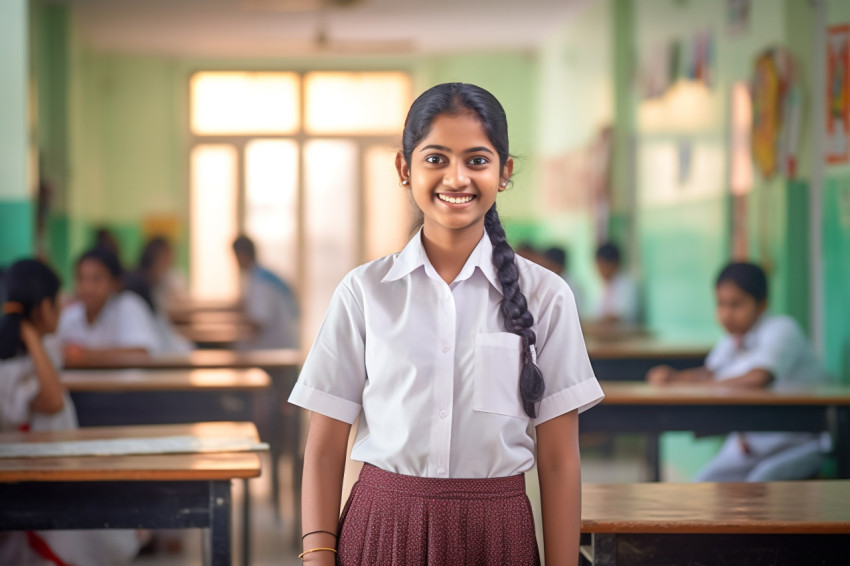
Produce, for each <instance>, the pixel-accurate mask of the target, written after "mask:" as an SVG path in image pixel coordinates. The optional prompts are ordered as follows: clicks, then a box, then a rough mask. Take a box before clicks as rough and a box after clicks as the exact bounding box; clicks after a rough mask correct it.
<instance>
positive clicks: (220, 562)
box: [209, 481, 231, 566]
mask: <svg viewBox="0 0 850 566" xmlns="http://www.w3.org/2000/svg"><path fill="white" fill-rule="evenodd" d="M230 503H231V500H230V481H211V482H210V504H209V505H210V506H209V513H210V566H230Z"/></svg>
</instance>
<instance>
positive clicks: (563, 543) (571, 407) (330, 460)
mask: <svg viewBox="0 0 850 566" xmlns="http://www.w3.org/2000/svg"><path fill="white" fill-rule="evenodd" d="M396 168H397V171H398V175H399V181H400V184H401V185H402V187H404V188H405V189H407V190H409V191H410V194H411V197H412V200H413V202H414V203H415V205H416V207H417V208H418V209H419V211H421V213H422V227H421V229H420V230H419V232H418V233H417V234H416V235H415V236H414V237H413V238H412V239H411V240H410V242H409V243H408V244H407V246H406V247H405V248H404V250H402V251H401V252H400V253H398V254H394V255H391V256H387V257H385V258H382V259H379V260H376V261H373V262H371V263H368V264H366V265H363V266H360V267H359V268H357V269H355V270H354V271H352V272H351V273H349V274H348V275H347V276H346V277H345V278H344V279H343V281H342V282H341V283H340V285H339V286H338V287H337V290H336V292H335V294H334V296H333V299H332V301H331V305H330V307H329V309H328V312H327V315H326V318H325V322H324V324H323V325H322V328H321V330H320V331H319V335H318V336H317V338H316V341H315V343H314V345H313V348H312V349H311V351H310V354H309V356H308V358H307V360H306V362H305V364H304V367H303V370H302V372H301V375H300V377H299V381H298V383H297V384H296V386H295V388H294V390H293V392H292V396H291V397H290V401H291V402H292V403H294V404H296V405H299V406H302V407H304V408H306V409H308V410H310V411H312V413H311V421H310V429H309V433H308V436H307V445H306V449H305V456H304V480H303V494H302V501H303V503H302V509H303V517H302V523H303V526H304V533H305V534H304V537H303V541H304V552H303V553H302V555H301V557H302V559H303V560H304V561H305V562H310V563H315V564H333V563H334V561H335V559H336V560H337V563H339V564H343V565H348V564H382V565H392V564H398V565H401V564H405V565H416V564H423V565H424V564H467V565H476V564H481V565H484V564H515V565H526V564H527V565H533V564H539V561H540V559H539V554H538V549H537V542H536V537H535V533H534V522H533V518H532V513H531V508H530V505H529V501H528V498H527V496H526V494H525V479H524V478H525V476H524V472H526V471H528V470H529V469H531V468H532V466H534V464H535V455H536V457H537V460H536V461H537V468H538V475H539V478H540V489H541V496H542V500H543V531H544V532H543V535H544V542H545V554H546V563H547V564H549V565H559V564H571V565H575V564H576V562H577V560H578V539H579V524H580V521H579V515H580V481H581V480H580V466H579V451H578V413H579V412H580V411H583V410H585V409H587V408H589V407H591V406H592V405H594V404H595V403H597V402H599V401H600V400H601V398H602V391H601V389H600V387H599V384H598V382H597V381H596V379H595V377H594V375H593V370H592V369H591V367H590V362H589V360H588V357H587V351H586V349H585V345H584V341H583V338H582V335H581V328H580V326H579V321H578V315H577V313H576V308H575V301H574V299H573V295H572V292H571V291H570V289H569V287H568V286H567V285H566V283H564V281H563V280H562V279H561V278H560V277H558V276H557V275H556V274H554V273H552V272H551V271H549V270H547V269H545V268H543V267H540V266H538V265H536V264H533V263H531V262H529V261H526V260H524V259H522V258H520V257H516V256H515V255H514V252H513V250H512V249H511V247H510V246H509V245H508V243H507V241H506V240H505V232H504V229H503V228H502V225H501V223H500V221H499V216H498V214H497V213H496V198H497V196H498V194H499V193H500V192H502V191H504V190H505V188H506V187H507V185H508V183H509V181H510V178H511V174H512V171H513V160H512V158H511V157H510V155H509V152H508V134H507V121H506V117H505V113H504V110H503V109H502V107H501V105H500V104H499V102H498V101H497V100H496V99H495V98H494V97H493V96H492V95H491V94H490V93H489V92H487V91H485V90H483V89H481V88H479V87H476V86H474V85H469V84H461V83H449V84H441V85H437V86H435V87H433V88H431V89H429V90H428V91H426V92H425V93H423V94H422V95H421V96H420V97H419V98H417V99H416V101H415V102H414V103H413V105H412V107H411V109H410V111H409V113H408V116H407V120H406V122H405V128H404V133H403V139H402V151H400V152H399V154H398V155H397V157H396ZM358 418H359V423H358V428H357V435H356V438H355V442H354V447H353V450H352V454H351V457H352V458H353V459H354V460H357V461H361V462H364V466H363V470H362V472H361V474H360V478H359V481H358V482H357V483H356V484H355V486H354V488H353V489H352V492H351V496H350V497H349V499H348V502H347V503H346V505H345V509H344V510H343V512H342V516H341V517H339V513H338V512H339V508H340V502H341V501H340V500H341V490H342V489H341V486H342V479H343V469H344V465H345V456H346V444H347V440H348V435H349V431H350V429H351V425H352V424H353V423H354V422H355V421H357V420H358Z"/></svg>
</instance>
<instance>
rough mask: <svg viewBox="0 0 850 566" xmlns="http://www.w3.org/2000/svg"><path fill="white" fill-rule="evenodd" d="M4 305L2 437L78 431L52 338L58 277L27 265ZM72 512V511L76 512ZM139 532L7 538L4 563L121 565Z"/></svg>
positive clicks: (10, 277)
mask: <svg viewBox="0 0 850 566" xmlns="http://www.w3.org/2000/svg"><path fill="white" fill-rule="evenodd" d="M5 280H6V283H7V296H6V299H5V302H4V303H3V304H2V307H0V431H11V430H19V431H29V430H33V431H39V430H67V429H74V428H76V427H77V416H76V413H75V412H74V406H73V404H72V402H71V399H70V397H69V396H68V394H67V392H66V391H65V388H64V387H63V386H62V383H61V382H60V381H59V374H58V372H57V371H56V368H57V367H60V366H61V351H60V347H59V344H58V343H57V342H56V341H55V340H51V339H50V337H49V336H48V335H49V334H51V333H53V332H54V331H55V330H56V326H57V323H58V320H59V304H58V299H57V295H58V294H59V278H58V277H57V276H56V274H55V273H53V271H51V270H50V268H49V267H47V266H46V265H44V264H43V263H41V262H39V261H37V260H22V261H19V262H17V263H15V264H13V265H12V266H11V267H10V268H9V270H8V271H7V272H6V274H5ZM69 511H70V510H69ZM139 542H140V541H139V537H138V536H137V535H136V533H135V532H134V531H104V530H91V531H38V532H32V531H31V532H5V533H0V564H9V565H12V564H14V565H15V566H62V565H65V564H76V565H83V564H85V565H87V566H117V565H120V564H128V563H129V562H130V560H131V559H132V557H133V556H135V554H136V552H137V551H138V549H139Z"/></svg>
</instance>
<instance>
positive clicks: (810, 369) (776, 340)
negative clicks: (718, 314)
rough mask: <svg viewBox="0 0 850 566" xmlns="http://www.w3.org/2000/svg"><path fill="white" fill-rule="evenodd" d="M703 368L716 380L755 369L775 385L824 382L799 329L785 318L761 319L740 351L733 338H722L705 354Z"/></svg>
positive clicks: (820, 368)
mask: <svg viewBox="0 0 850 566" xmlns="http://www.w3.org/2000/svg"><path fill="white" fill-rule="evenodd" d="M705 366H706V367H707V368H708V369H710V370H711V371H712V372H713V373H714V376H715V378H716V379H729V378H731V377H737V376H740V375H744V374H745V373H747V372H749V371H752V370H754V369H763V370H767V371H769V372H770V373H771V374H772V375H773V379H774V383H776V384H783V383H800V384H812V383H817V382H820V381H823V380H825V379H826V378H827V373H826V371H825V370H824V368H823V366H822V365H821V363H820V362H819V361H818V358H817V356H816V355H815V352H814V350H812V347H811V346H810V345H809V342H808V340H806V337H805V336H804V335H803V331H802V330H801V329H800V326H799V325H798V324H797V322H796V321H795V320H794V319H793V318H791V317H789V316H785V315H768V314H765V315H762V316H761V317H760V318H759V320H758V321H756V323H755V324H754V325H753V327H752V328H751V329H750V331H749V332H747V333H746V334H745V335H744V338H743V340H742V342H741V347H740V348H739V347H738V345H737V342H736V340H735V338H734V337H733V336H730V335H727V336H725V337H723V338H722V339H721V340H720V342H718V343H717V345H715V346H714V348H712V350H711V352H710V353H709V354H708V357H707V358H706V360H705Z"/></svg>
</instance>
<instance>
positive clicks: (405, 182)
mask: <svg viewBox="0 0 850 566" xmlns="http://www.w3.org/2000/svg"><path fill="white" fill-rule="evenodd" d="M401 184H402V185H408V184H410V181H408V180H407V179H402V180H401Z"/></svg>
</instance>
